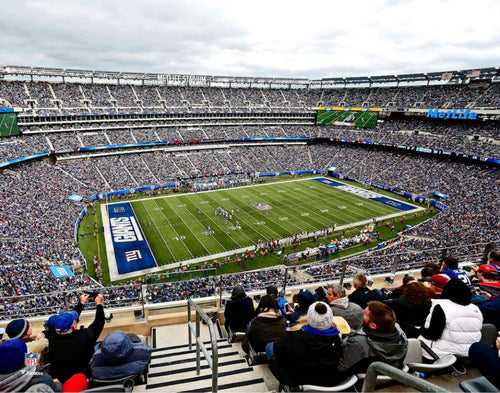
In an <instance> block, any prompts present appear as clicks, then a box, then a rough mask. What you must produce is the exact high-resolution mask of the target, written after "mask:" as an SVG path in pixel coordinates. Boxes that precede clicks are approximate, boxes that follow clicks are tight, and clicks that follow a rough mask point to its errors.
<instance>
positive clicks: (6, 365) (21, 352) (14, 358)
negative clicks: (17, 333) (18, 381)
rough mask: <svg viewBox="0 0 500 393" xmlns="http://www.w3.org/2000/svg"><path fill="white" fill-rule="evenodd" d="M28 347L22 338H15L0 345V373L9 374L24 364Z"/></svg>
mask: <svg viewBox="0 0 500 393" xmlns="http://www.w3.org/2000/svg"><path fill="white" fill-rule="evenodd" d="M27 350H28V347H27V346H26V344H25V343H24V341H23V340H21V339H19V338H16V339H14V340H8V341H6V342H4V343H3V344H1V345H0V374H10V373H12V372H14V371H17V370H19V369H20V368H21V366H22V365H23V364H24V356H25V355H26V352H27Z"/></svg>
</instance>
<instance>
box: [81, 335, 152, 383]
mask: <svg viewBox="0 0 500 393" xmlns="http://www.w3.org/2000/svg"><path fill="white" fill-rule="evenodd" d="M150 360H151V348H149V347H148V346H147V345H144V344H134V343H132V341H131V340H130V338H129V337H128V336H127V334H125V333H124V332H122V331H119V330H117V331H115V332H111V333H110V334H108V336H106V338H105V339H104V340H103V341H102V343H101V347H100V348H99V349H98V350H97V351H96V352H95V353H94V356H93V357H92V360H91V361H90V368H91V371H92V377H94V378H97V379H116V378H122V377H126V376H129V375H134V374H140V373H142V372H143V371H144V369H145V368H146V367H147V366H148V364H149V362H150Z"/></svg>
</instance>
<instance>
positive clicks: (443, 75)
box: [0, 65, 500, 87]
mask: <svg viewBox="0 0 500 393" xmlns="http://www.w3.org/2000/svg"><path fill="white" fill-rule="evenodd" d="M10 75H12V76H24V77H30V78H31V80H35V78H41V77H54V78H62V80H63V81H65V78H83V79H87V80H90V82H93V81H94V78H96V79H104V80H110V81H116V82H118V83H119V82H120V80H133V81H137V82H142V83H148V84H159V85H176V86H211V85H212V84H222V85H228V86H229V87H231V86H232V85H234V84H236V85H238V86H240V85H242V86H249V87H252V86H255V85H259V86H261V85H266V86H269V87H272V86H278V85H287V86H289V87H290V86H299V87H300V86H302V87H308V86H315V87H325V86H335V85H343V86H355V85H369V86H371V85H372V84H374V83H375V84H399V83H418V82H426V83H430V82H442V83H448V82H451V83H454V84H456V83H467V81H471V80H500V67H487V68H476V69H469V70H460V71H442V72H429V73H414V74H400V75H379V76H358V77H345V78H341V77H339V78H335V77H333V78H322V79H307V78H270V77H241V76H208V75H188V74H186V75H184V74H156V73H142V72H119V71H92V70H79V69H62V68H48V67H26V66H15V65H14V66H11V65H8V66H2V67H0V78H3V77H5V76H10Z"/></svg>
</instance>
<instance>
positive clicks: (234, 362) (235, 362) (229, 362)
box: [148, 358, 247, 378]
mask: <svg viewBox="0 0 500 393" xmlns="http://www.w3.org/2000/svg"><path fill="white" fill-rule="evenodd" d="M195 362H196V360H195ZM234 365H244V366H245V367H246V366H247V362H246V360H245V359H243V358H239V359H230V360H227V361H223V362H219V367H223V366H234ZM200 368H201V369H202V370H207V369H209V368H210V366H209V365H208V364H207V363H206V362H205V361H203V360H202V363H201V365H200ZM190 371H193V372H195V371H196V365H193V366H189V367H185V368H178V369H176V370H172V369H170V368H169V369H168V370H166V371H157V370H154V372H150V373H149V375H148V378H156V377H160V376H166V375H174V374H180V373H184V372H190Z"/></svg>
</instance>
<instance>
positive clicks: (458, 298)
mask: <svg viewBox="0 0 500 393" xmlns="http://www.w3.org/2000/svg"><path fill="white" fill-rule="evenodd" d="M441 299H449V300H451V301H452V302H453V303H457V304H460V305H462V306H467V305H469V304H470V302H471V300H472V293H471V292H470V289H469V287H468V286H467V284H465V283H464V282H463V281H461V280H459V279H458V278H454V279H453V280H450V281H448V282H447V283H446V285H445V286H444V288H443V292H442V294H441Z"/></svg>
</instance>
